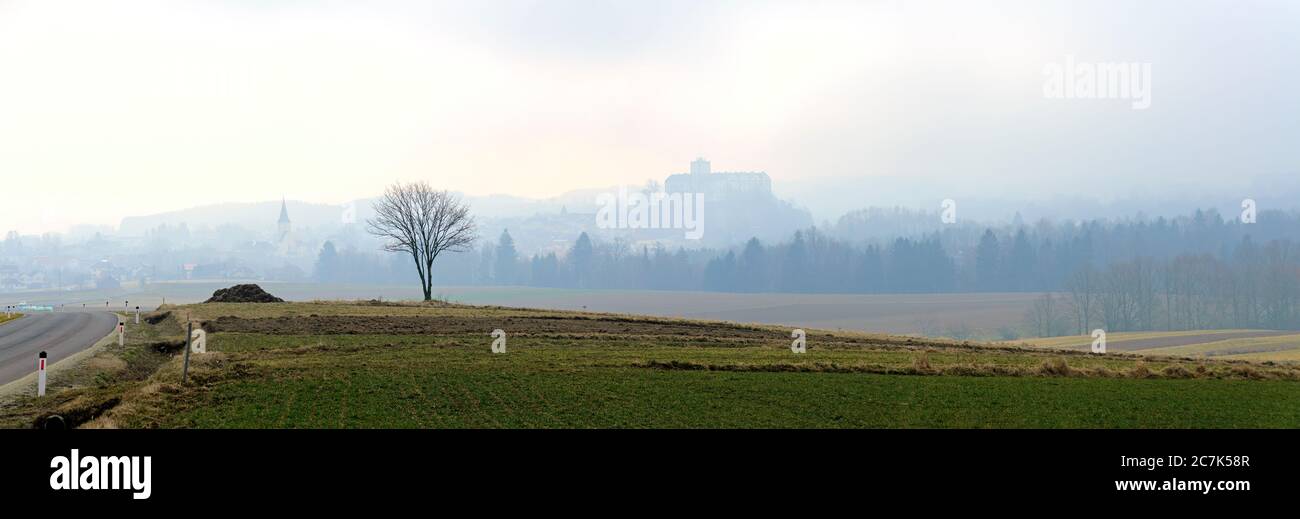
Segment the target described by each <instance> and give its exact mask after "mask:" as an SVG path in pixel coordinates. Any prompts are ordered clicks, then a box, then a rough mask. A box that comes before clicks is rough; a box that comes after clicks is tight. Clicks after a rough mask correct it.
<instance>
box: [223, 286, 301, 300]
mask: <svg viewBox="0 0 1300 519" xmlns="http://www.w3.org/2000/svg"><path fill="white" fill-rule="evenodd" d="M204 302H205V303H283V302H284V300H283V299H280V298H278V297H275V296H273V295H271V294H268V293H266V291H265V290H262V287H259V286H257V285H235V286H233V287H230V288H223V289H221V290H218V291H216V292H213V293H212V298H211V299H208V300H207V301H204Z"/></svg>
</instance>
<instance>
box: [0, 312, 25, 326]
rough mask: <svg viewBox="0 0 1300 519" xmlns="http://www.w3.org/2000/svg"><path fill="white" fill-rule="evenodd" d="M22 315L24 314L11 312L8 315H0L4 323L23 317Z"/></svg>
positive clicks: (0, 321)
mask: <svg viewBox="0 0 1300 519" xmlns="http://www.w3.org/2000/svg"><path fill="white" fill-rule="evenodd" d="M22 316H23V314H9V315H7V316H6V315H0V324H4V323H7V322H9V321H13V320H16V319H18V318H19V317H22Z"/></svg>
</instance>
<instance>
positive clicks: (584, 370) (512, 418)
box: [0, 303, 1300, 428]
mask: <svg viewBox="0 0 1300 519" xmlns="http://www.w3.org/2000/svg"><path fill="white" fill-rule="evenodd" d="M165 310H166V313H163V314H159V315H158V318H159V320H158V322H157V323H156V324H152V325H142V326H139V327H134V328H132V329H130V330H129V333H128V336H129V338H130V340H129V341H128V344H127V346H126V347H124V348H119V347H117V346H116V345H114V346H113V347H111V348H110V349H109V350H108V351H105V352H104V353H102V354H100V355H97V356H96V357H95V358H92V359H91V360H90V361H88V362H87V367H85V368H84V369H82V370H80V371H77V372H76V374H75V376H73V375H70V377H71V379H70V380H68V381H56V382H57V384H56V387H58V388H59V391H57V392H55V393H54V394H53V395H52V396H51V397H47V398H46V399H45V400H37V399H35V398H32V397H23V398H20V399H18V400H15V401H13V402H8V403H6V404H4V405H3V406H0V425H4V426H9V427H31V426H33V425H35V424H38V423H41V421H42V420H43V417H45V416H48V415H50V414H59V415H60V416H63V417H65V418H68V419H69V420H70V421H72V422H74V423H76V424H80V425H82V426H84V427H132V428H136V427H204V428H208V427H212V428H224V427H251V428H262V427H276V428H279V427H313V428H315V427H331V428H332V427H343V428H358V427H383V428H389V427H391V428H400V427H422V428H423V427H563V428H568V427H580V428H582V427H1046V428H1054V427H1123V428H1137V427H1143V428H1145V427H1153V428H1170V427H1177V428H1183V427H1297V426H1300V406H1297V405H1295V402H1296V401H1297V399H1300V368H1297V367H1295V366H1289V365H1265V364H1259V363H1252V362H1246V361H1222V360H1189V359H1176V358H1164V357H1161V358H1143V357H1139V356H1134V355H1125V354H1114V355H1089V354H1085V353H1081V352H1070V351H1056V350H1042V349H1036V348H1017V347H1005V346H990V345H981V344H971V343H964V342H955V341H934V340H922V339H917V338H909V337H896V336H887V335H871V334H863V333H852V332H826V331H816V330H809V335H808V339H807V340H808V352H807V353H804V354H795V353H792V352H791V351H790V349H789V344H790V339H789V335H790V329H789V328H782V327H772V326H766V325H735V324H727V323H719V322H701V321H688V320H681V319H665V318H649V317H638V316H628V315H615V314H589V313H576V312H558V311H542V310H520V309H508V308H500V307H467V306H460V305H380V304H328V303H317V304H307V303H291V304H274V305H239V304H221V305H192V306H182V307H169V308H167V309H165ZM187 319H194V320H196V321H199V322H202V323H204V325H205V327H206V328H208V329H210V330H211V333H210V334H209V338H208V351H209V353H206V354H195V355H193V356H192V358H191V366H190V380H189V383H187V384H181V383H180V370H181V356H180V355H179V351H178V349H180V348H179V346H180V343H179V342H178V341H179V340H180V338H181V337H182V336H183V332H182V331H181V322H183V321H185V320H187ZM497 328H500V329H503V330H505V331H506V333H507V335H508V342H507V349H508V351H507V353H505V354H493V353H491V352H490V347H489V346H490V344H491V341H492V338H491V337H490V336H489V333H490V332H491V330H493V329H497Z"/></svg>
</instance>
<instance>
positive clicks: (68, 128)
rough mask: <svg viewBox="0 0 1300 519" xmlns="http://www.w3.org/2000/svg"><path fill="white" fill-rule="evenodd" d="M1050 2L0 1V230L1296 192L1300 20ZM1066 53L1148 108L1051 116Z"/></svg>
mask: <svg viewBox="0 0 1300 519" xmlns="http://www.w3.org/2000/svg"><path fill="white" fill-rule="evenodd" d="M1073 3H1074V4H1076V5H1070V3H1066V2H1049V1H1043V0H1030V1H1025V2H1012V1H998V2H978V1H972V0H964V1H955V2H911V1H909V2H868V1H854V2H809V1H780V2H760V1H745V2H708V1H701V0H690V1H683V2H673V1H664V0H654V1H651V0H643V1H636V0H607V1H498V2H494V1H474V2H470V1H460V2H452V3H446V4H441V5H435V4H432V3H430V2H409V3H403V2H364V3H363V2H316V1H302V2H296V1H295V2H290V1H284V2H278V1H258V2H251V1H250V2H185V1H176V0H168V1H157V2H86V3H65V2H57V1H49V0H42V1H33V2H25V1H9V0H0V175H2V177H0V211H3V213H2V214H0V217H2V219H0V232H3V231H4V230H8V229H16V230H19V231H22V232H25V233H31V232H43V231H48V230H61V229H63V228H66V227H67V226H68V225H70V224H74V223H96V224H112V225H115V224H117V223H118V222H119V221H120V219H121V218H122V217H124V216H129V215H139V214H148V213H154V212H160V211H165V210H173V209H179V208H185V207H190V206H196V205H203V204H209V203H219V202H248V201H260V200H271V199H278V198H280V197H281V196H287V197H289V198H291V199H298V200H306V201H312V202H323V203H341V202H344V201H346V200H350V199H353V198H359V197H365V196H372V195H374V194H377V193H379V192H380V191H381V190H382V189H383V187H384V185H386V184H388V183H390V182H392V181H395V180H399V179H401V180H414V179H423V180H428V181H429V182H431V183H433V184H434V185H436V186H439V187H444V188H448V189H453V190H459V191H463V192H466V193H470V194H476V195H485V194H494V193H502V194H512V195H519V196H529V197H545V196H552V195H556V194H560V193H562V192H564V191H568V190H571V189H579V188H590V187H602V186H609V185H614V184H619V183H641V182H643V181H645V180H646V179H650V178H655V179H660V180H662V178H663V177H664V176H666V175H667V174H670V173H675V172H679V171H684V170H686V169H687V163H688V162H689V161H690V160H691V159H693V158H694V157H695V156H697V155H704V156H707V157H709V158H710V159H711V160H712V161H713V163H714V168H715V170H717V169H721V170H762V171H767V172H768V173H769V174H770V175H771V176H772V178H773V181H774V183H775V184H776V186H777V188H778V190H780V189H783V188H785V189H788V190H789V192H792V193H797V194H798V197H799V201H800V202H801V203H804V204H807V205H818V204H825V205H826V206H827V207H830V206H835V207H840V206H848V205H852V204H853V203H855V202H856V201H857V200H862V201H863V202H864V203H866V202H871V203H888V202H889V201H890V200H889V199H885V200H880V199H878V198H879V196H882V195H880V194H879V193H873V192H872V191H871V190H870V186H871V185H872V184H873V183H874V182H877V181H878V182H880V183H881V184H882V185H883V184H885V183H889V182H893V183H895V184H897V183H899V182H902V184H901V185H913V184H915V185H924V186H927V188H928V189H930V190H933V191H934V193H935V194H936V195H939V194H943V193H947V192H951V193H952V195H950V196H953V197H958V196H990V197H1048V196H1050V195H1061V194H1084V195H1088V196H1094V197H1100V198H1105V197H1107V196H1119V194H1123V195H1125V196H1128V195H1132V194H1137V195H1144V194H1146V195H1151V194H1156V195H1161V196H1177V195H1178V194H1179V193H1182V192H1187V193H1190V194H1196V195H1198V196H1199V195H1204V194H1205V193H1219V192H1224V193H1232V194H1230V195H1225V196H1229V197H1231V196H1237V195H1236V194H1235V193H1236V192H1238V191H1239V192H1242V193H1243V194H1244V196H1249V195H1250V194H1251V193H1250V191H1251V190H1252V189H1260V186H1270V185H1274V186H1275V185H1276V183H1277V182H1283V183H1287V182H1290V183H1300V180H1292V179H1296V178H1300V142H1298V141H1297V136H1298V135H1300V108H1298V106H1300V81H1298V80H1300V37H1297V36H1296V33H1297V30H1298V29H1297V28H1300V2H1285V1H1277V2H1252V1H1239V0H1238V1H1222V2H1214V1H1195V0H1186V1H1165V2H1159V1H1143V2H1132V1H1119V2H1099V1H1086V2H1085V1H1078V2H1073ZM1067 55H1070V56H1073V57H1074V59H1075V60H1077V61H1080V62H1135V63H1150V64H1151V105H1150V107H1149V108H1148V109H1145V110H1134V109H1133V108H1132V106H1131V104H1130V102H1129V101H1127V100H1096V99H1086V100H1085V99H1048V98H1045V96H1044V93H1043V86H1044V78H1045V67H1046V66H1047V65H1048V64H1051V63H1064V60H1065V59H1066V56H1067ZM1270 182H1271V183H1272V184H1270ZM837 183H840V185H843V186H851V188H840V189H836V188H835V187H833V186H835V185H836V184H837ZM1284 187H1292V186H1290V185H1289V184H1288V185H1287V186H1284ZM873 196H874V198H873ZM888 196H890V197H892V196H896V195H894V194H890V195H888ZM926 196H930V194H929V193H928V192H927V194H926ZM1238 198H1240V197H1238ZM899 201H900V202H907V203H910V202H911V201H910V200H901V199H900V200H899Z"/></svg>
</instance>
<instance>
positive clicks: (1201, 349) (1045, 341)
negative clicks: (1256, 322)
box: [1022, 330, 1300, 362]
mask: <svg viewBox="0 0 1300 519" xmlns="http://www.w3.org/2000/svg"><path fill="white" fill-rule="evenodd" d="M1251 331H1261V330H1192V331H1176V332H1120V333H1112V334H1109V335H1108V336H1107V340H1108V341H1109V343H1110V344H1111V345H1121V344H1123V343H1124V342H1126V341H1135V340H1146V339H1161V338H1166V337H1196V338H1197V339H1198V340H1199V342H1196V343H1194V344H1185V345H1180V346H1167V347H1157V348H1146V349H1140V350H1133V351H1131V352H1130V353H1134V354H1139V355H1148V356H1175V357H1216V358H1224V359H1238V360H1252V361H1279V362H1284V361H1296V360H1300V334H1292V335H1277V336H1271V337H1247V338H1223V336H1229V335H1230V334H1234V333H1240V332H1251ZM1022 342H1023V343H1025V344H1028V345H1031V346H1036V347H1043V348H1056V349H1068V350H1079V351H1087V350H1088V349H1089V347H1090V345H1091V344H1092V337H1091V336H1067V337H1051V338H1033V339H1024V340H1023V341H1022Z"/></svg>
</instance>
